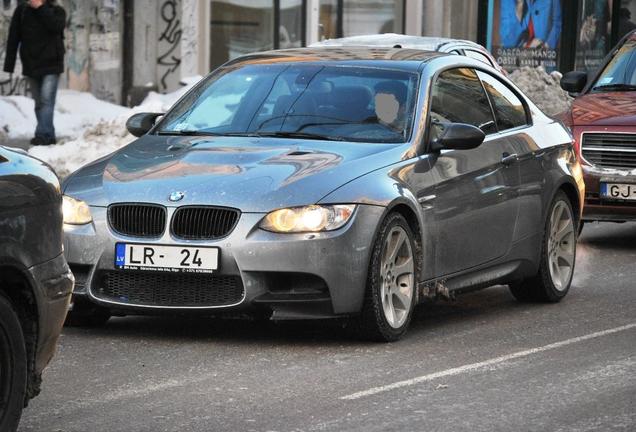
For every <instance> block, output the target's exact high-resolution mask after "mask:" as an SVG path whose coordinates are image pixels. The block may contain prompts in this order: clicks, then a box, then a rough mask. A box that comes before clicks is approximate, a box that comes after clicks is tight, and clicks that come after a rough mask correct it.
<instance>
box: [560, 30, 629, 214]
mask: <svg viewBox="0 0 636 432" xmlns="http://www.w3.org/2000/svg"><path fill="white" fill-rule="evenodd" d="M561 87H562V88H563V89H564V90H566V91H568V92H569V93H570V95H572V96H575V97H576V99H575V100H574V103H573V104H572V108H571V109H570V110H569V111H567V112H564V113H562V114H561V115H560V116H559V117H560V119H561V120H562V121H563V123H565V124H566V125H567V126H569V127H570V129H571V131H572V135H573V136H574V140H575V143H576V145H575V147H576V152H577V155H578V157H579V159H580V161H581V166H582V168H583V175H584V179H585V189H586V192H585V206H584V209H583V220H585V221H614V222H625V221H634V220H636V31H633V32H631V33H630V34H628V35H627V36H625V37H624V38H623V39H622V40H621V41H620V42H619V44H618V45H617V46H616V47H615V48H614V49H613V50H612V51H611V52H610V53H609V54H608V55H607V57H606V58H605V60H604V63H603V66H601V68H599V71H598V72H597V73H596V76H595V77H594V78H593V79H591V80H588V74H587V73H586V72H576V71H575V72H569V73H566V74H565V75H564V76H563V78H562V79H561Z"/></svg>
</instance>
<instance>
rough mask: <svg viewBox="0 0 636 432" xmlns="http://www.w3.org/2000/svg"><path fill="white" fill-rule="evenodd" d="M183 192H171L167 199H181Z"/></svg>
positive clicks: (175, 200)
mask: <svg viewBox="0 0 636 432" xmlns="http://www.w3.org/2000/svg"><path fill="white" fill-rule="evenodd" d="M184 196H185V194H184V193H183V192H172V193H171V194H170V196H169V197H168V199H169V200H170V201H172V202H177V201H181V200H182V199H183V197H184Z"/></svg>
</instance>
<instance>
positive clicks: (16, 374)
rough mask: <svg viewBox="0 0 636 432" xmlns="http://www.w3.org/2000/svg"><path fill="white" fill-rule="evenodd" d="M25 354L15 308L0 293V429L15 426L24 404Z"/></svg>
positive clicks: (15, 427)
mask: <svg viewBox="0 0 636 432" xmlns="http://www.w3.org/2000/svg"><path fill="white" fill-rule="evenodd" d="M26 383H27V356H26V346H25V342H24V333H23V332H22V326H21V324H20V320H19V318H18V314H17V312H16V310H15V309H14V308H13V306H12V305H11V303H10V302H9V300H8V299H7V298H5V297H4V296H3V295H2V294H0V431H3V432H4V431H7V432H13V431H15V430H16V429H17V428H18V423H19V422H20V416H21V415H22V408H23V407H24V402H25V399H24V398H25V394H26Z"/></svg>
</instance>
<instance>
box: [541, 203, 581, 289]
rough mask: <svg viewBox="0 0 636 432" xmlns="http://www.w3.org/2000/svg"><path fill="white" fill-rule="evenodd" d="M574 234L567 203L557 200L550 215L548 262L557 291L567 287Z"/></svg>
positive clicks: (571, 267)
mask: <svg viewBox="0 0 636 432" xmlns="http://www.w3.org/2000/svg"><path fill="white" fill-rule="evenodd" d="M575 242H576V234H575V231H574V218H573V217H572V212H571V211H570V208H569V207H568V205H567V204H566V203H565V202H563V201H558V202H557V203H556V205H555V206H554V208H553V209H552V214H551V215H550V237H549V239H548V264H549V268H550V276H551V278H552V283H553V284H554V287H555V288H556V289H557V290H558V291H563V290H564V289H566V288H567V286H568V282H569V281H570V277H571V276H572V270H573V267H574V254H575Z"/></svg>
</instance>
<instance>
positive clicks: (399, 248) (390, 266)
mask: <svg viewBox="0 0 636 432" xmlns="http://www.w3.org/2000/svg"><path fill="white" fill-rule="evenodd" d="M381 266H382V267H381V270H380V278H381V281H380V283H381V287H380V296H381V299H382V310H383V312H384V317H385V318H386V321H387V322H388V324H389V325H390V326H391V327H393V328H400V327H401V326H403V325H404V323H405V322H406V320H407V318H408V315H409V312H410V309H411V303H412V301H413V291H414V290H413V282H414V279H415V278H414V269H415V263H414V257H413V248H412V247H411V242H410V240H409V238H408V234H407V233H406V231H405V230H404V229H403V228H402V227H400V226H394V227H393V228H392V229H391V231H390V232H389V234H388V235H387V237H386V240H385V243H384V249H383V252H382V259H381Z"/></svg>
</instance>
